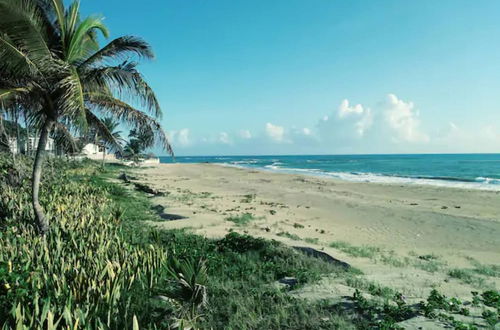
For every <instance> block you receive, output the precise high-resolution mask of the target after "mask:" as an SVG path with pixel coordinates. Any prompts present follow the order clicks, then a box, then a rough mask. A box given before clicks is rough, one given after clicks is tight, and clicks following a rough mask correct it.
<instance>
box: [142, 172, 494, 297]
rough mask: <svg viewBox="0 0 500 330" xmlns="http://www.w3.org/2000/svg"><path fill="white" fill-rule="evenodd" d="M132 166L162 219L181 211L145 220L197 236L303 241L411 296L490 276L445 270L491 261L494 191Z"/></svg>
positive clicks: (466, 288)
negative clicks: (154, 193) (153, 192)
mask: <svg viewBox="0 0 500 330" xmlns="http://www.w3.org/2000/svg"><path fill="white" fill-rule="evenodd" d="M137 175H138V177H139V179H140V180H141V181H143V182H145V183H147V184H148V185H150V186H152V187H154V188H156V189H158V190H160V191H162V192H165V193H166V194H167V195H166V196H164V197H155V200H154V203H155V204H159V205H162V206H164V207H165V211H164V212H166V213H167V214H168V215H167V216H166V218H168V217H169V216H170V215H180V216H183V217H186V219H183V220H176V221H164V222H161V223H155V224H154V225H157V226H160V227H162V228H187V229H188V230H190V231H192V232H194V233H197V234H201V235H205V236H207V237H222V236H224V235H226V234H227V233H228V232H230V231H237V232H242V233H243V232H244V233H248V234H250V235H253V236H259V237H265V238H272V239H276V240H279V241H282V242H285V243H287V244H290V245H294V246H297V245H299V246H310V247H313V248H316V249H319V250H323V251H325V252H327V253H329V254H331V255H333V256H335V257H336V258H339V259H342V260H344V261H346V262H348V263H350V264H351V265H353V266H355V267H357V268H359V269H361V270H362V271H363V273H364V274H365V276H366V278H368V279H370V280H374V281H377V282H378V283H381V284H382V285H388V286H391V287H395V288H397V289H402V290H404V291H406V294H408V295H409V296H411V297H413V298H415V299H420V298H421V297H423V296H425V295H426V294H427V293H428V292H429V290H430V289H431V288H433V287H439V288H440V289H441V290H444V292H447V293H449V294H455V295H458V296H468V295H469V294H470V291H471V290H474V289H476V288H477V287H480V286H485V287H498V285H499V283H500V281H499V278H498V277H495V276H486V275H484V276H483V275H482V274H479V273H478V274H476V275H474V276H475V277H474V278H475V279H477V281H465V282H470V283H464V281H463V279H458V278H457V279H455V278H449V276H448V273H449V271H450V270H452V269H466V270H469V269H474V267H479V265H498V264H500V194H499V192H492V191H481V190H465V189H456V188H445V187H436V186H423V185H422V186H420V185H389V184H374V183H357V182H356V183H354V182H346V181H339V180H334V179H330V178H321V177H313V176H302V175H293V174H282V173H273V172H267V171H256V170H251V169H243V168H234V167H226V166H220V165H213V164H160V165H158V166H155V167H150V168H147V169H143V170H140V171H137ZM245 213H249V214H251V219H250V220H249V221H243V222H246V223H243V222H238V221H234V220H233V221H232V220H231V219H232V218H238V217H241V216H242V215H244V214H245ZM247 220H248V219H247ZM427 262H428V264H427ZM434 266H435V267H434ZM476 277H477V278H476ZM408 283H410V284H411V285H408Z"/></svg>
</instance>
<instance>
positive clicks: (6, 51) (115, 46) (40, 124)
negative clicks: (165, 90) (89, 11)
mask: <svg viewBox="0 0 500 330" xmlns="http://www.w3.org/2000/svg"><path fill="white" fill-rule="evenodd" d="M98 33H101V34H102V35H103V36H104V37H107V36H108V31H107V29H106V27H105V26H104V25H103V23H102V19H101V18H100V17H97V16H91V17H87V18H85V19H81V18H80V15H79V3H78V2H73V3H72V4H71V5H70V6H69V7H68V8H65V6H64V3H63V0H0V95H3V96H2V101H3V104H4V106H5V107H6V108H9V107H20V108H22V109H25V110H24V111H26V114H27V116H28V117H29V118H30V122H31V123H33V126H34V127H37V128H38V132H39V139H38V145H37V150H36V153H35V161H34V166H33V176H32V199H33V201H32V202H33V209H34V211H35V224H36V226H37V228H38V230H39V232H40V233H41V234H42V235H44V234H46V233H47V231H48V229H49V221H48V219H47V218H46V217H45V213H44V210H43V209H42V207H41V206H40V203H39V198H38V195H39V189H40V177H41V173H42V163H43V158H44V151H45V147H46V144H47V139H48V137H49V134H50V133H51V132H53V131H55V132H57V133H58V134H60V135H63V136H66V138H67V139H68V140H71V139H73V137H72V136H73V135H72V133H74V132H85V131H86V130H87V129H88V127H94V128H96V129H97V130H99V132H100V134H101V135H102V136H105V137H106V139H107V140H108V141H109V143H110V144H113V145H118V141H116V139H114V137H113V136H112V134H111V133H110V132H109V130H108V129H107V128H106V126H105V125H104V124H103V122H102V120H101V119H100V118H101V117H102V116H110V117H112V118H115V119H117V120H119V121H121V122H124V123H126V124H129V125H130V126H131V127H133V128H135V129H136V130H138V131H142V132H148V133H150V134H152V135H153V136H154V141H153V142H157V143H161V144H162V145H163V147H164V148H165V149H166V150H167V151H168V152H169V153H172V149H171V147H170V144H169V143H168V140H167V137H166V134H165V132H164V131H163V130H162V128H161V126H160V124H159V122H158V121H157V119H158V118H159V117H160V116H161V109H160V106H159V104H158V101H157V99H156V97H155V94H154V93H153V91H152V89H151V88H150V87H149V85H148V84H147V83H146V81H145V80H144V78H143V76H142V75H141V74H140V73H139V72H138V71H137V69H136V63H135V62H131V61H129V60H127V58H128V57H129V56H131V55H135V56H137V57H139V58H146V59H150V58H152V57H153V53H152V51H151V48H150V46H149V45H148V44H147V43H146V42H144V41H143V40H141V39H139V38H136V37H130V36H126V37H121V38H117V39H115V40H113V41H111V42H110V43H109V44H107V45H106V46H104V47H102V48H99V47H98V42H97V34H98ZM124 98H125V99H126V100H130V101H133V103H134V104H141V106H142V107H143V108H144V109H145V110H146V112H143V111H141V110H139V109H136V108H135V107H133V106H132V105H130V104H129V103H127V102H126V101H124ZM28 109H29V110H28Z"/></svg>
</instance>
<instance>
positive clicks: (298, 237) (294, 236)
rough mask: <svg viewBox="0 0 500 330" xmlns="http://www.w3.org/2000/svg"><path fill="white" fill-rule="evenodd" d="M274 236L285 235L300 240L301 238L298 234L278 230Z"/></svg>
mask: <svg viewBox="0 0 500 330" xmlns="http://www.w3.org/2000/svg"><path fill="white" fill-rule="evenodd" d="M276 236H280V237H286V238H289V239H291V240H294V241H300V240H302V239H301V238H300V236H299V235H296V234H292V233H289V232H287V231H280V232H279V233H277V234H276Z"/></svg>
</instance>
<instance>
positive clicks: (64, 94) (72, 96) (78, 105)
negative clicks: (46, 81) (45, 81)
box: [55, 68, 87, 131]
mask: <svg viewBox="0 0 500 330" xmlns="http://www.w3.org/2000/svg"><path fill="white" fill-rule="evenodd" d="M69 71H70V72H69V74H68V75H67V76H66V77H65V78H63V79H61V80H60V81H59V82H58V84H57V85H56V86H55V90H56V91H58V94H59V95H60V96H59V97H58V101H57V111H58V113H57V115H58V116H64V117H70V118H71V119H72V120H73V122H74V125H75V126H77V127H78V129H80V130H82V131H86V129H87V120H86V115H85V102H84V96H83V87H82V84H81V81H80V77H79V76H78V72H77V71H76V69H75V68H69Z"/></svg>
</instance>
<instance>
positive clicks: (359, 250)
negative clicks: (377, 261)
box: [330, 241, 381, 258]
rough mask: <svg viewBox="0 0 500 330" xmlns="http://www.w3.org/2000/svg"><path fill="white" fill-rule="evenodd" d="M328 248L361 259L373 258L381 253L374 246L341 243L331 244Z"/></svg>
mask: <svg viewBox="0 0 500 330" xmlns="http://www.w3.org/2000/svg"><path fill="white" fill-rule="evenodd" d="M330 247H332V248H335V249H338V250H340V251H342V252H344V253H346V254H348V255H350V256H353V257H362V258H374V257H376V256H377V255H378V254H379V253H380V252H381V250H380V248H378V247H375V246H368V245H363V246H355V245H351V244H349V243H347V242H343V241H335V242H332V243H330Z"/></svg>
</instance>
